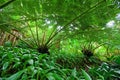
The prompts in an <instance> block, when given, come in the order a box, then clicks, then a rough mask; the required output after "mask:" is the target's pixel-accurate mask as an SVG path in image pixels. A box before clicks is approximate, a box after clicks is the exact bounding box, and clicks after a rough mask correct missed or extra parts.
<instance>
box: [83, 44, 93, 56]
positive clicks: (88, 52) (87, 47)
mask: <svg viewBox="0 0 120 80" xmlns="http://www.w3.org/2000/svg"><path fill="white" fill-rule="evenodd" d="M94 50H95V49H94V48H93V44H92V43H88V44H83V45H82V46H81V52H82V53H83V55H84V56H85V57H88V58H89V57H91V56H93V54H94Z"/></svg>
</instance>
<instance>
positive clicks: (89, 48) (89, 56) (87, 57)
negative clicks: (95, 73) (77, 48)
mask: <svg viewBox="0 0 120 80" xmlns="http://www.w3.org/2000/svg"><path fill="white" fill-rule="evenodd" d="M100 46H101V45H98V44H97V43H95V42H90V43H88V44H83V45H82V46H81V52H82V53H83V55H84V59H83V60H84V61H83V62H84V63H86V64H88V65H89V64H91V63H96V61H98V62H99V59H98V58H96V57H95V56H94V54H95V50H96V49H97V48H99V47H100Z"/></svg>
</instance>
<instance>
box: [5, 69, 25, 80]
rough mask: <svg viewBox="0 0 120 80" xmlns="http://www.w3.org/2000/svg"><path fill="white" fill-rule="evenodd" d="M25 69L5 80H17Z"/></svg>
mask: <svg viewBox="0 0 120 80" xmlns="http://www.w3.org/2000/svg"><path fill="white" fill-rule="evenodd" d="M25 71H26V69H24V70H21V71H19V72H17V73H15V74H13V75H12V76H10V77H9V78H7V79H6V80H19V78H20V76H21V75H22V74H23V72H25Z"/></svg>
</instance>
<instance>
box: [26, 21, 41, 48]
mask: <svg viewBox="0 0 120 80" xmlns="http://www.w3.org/2000/svg"><path fill="white" fill-rule="evenodd" d="M27 25H28V27H29V30H30V32H31V35H32V37H33V39H34V42H35V44H36V46H39V45H38V44H37V40H36V39H35V36H34V34H33V31H32V29H31V27H30V25H29V23H28V22H27Z"/></svg>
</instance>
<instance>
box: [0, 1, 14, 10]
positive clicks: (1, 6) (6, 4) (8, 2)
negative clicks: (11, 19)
mask: <svg viewBox="0 0 120 80" xmlns="http://www.w3.org/2000/svg"><path fill="white" fill-rule="evenodd" d="M14 1H15V0H9V1H7V2H5V3H3V4H2V5H0V9H2V8H4V7H6V6H8V5H9V4H10V3H12V2H14Z"/></svg>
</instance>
